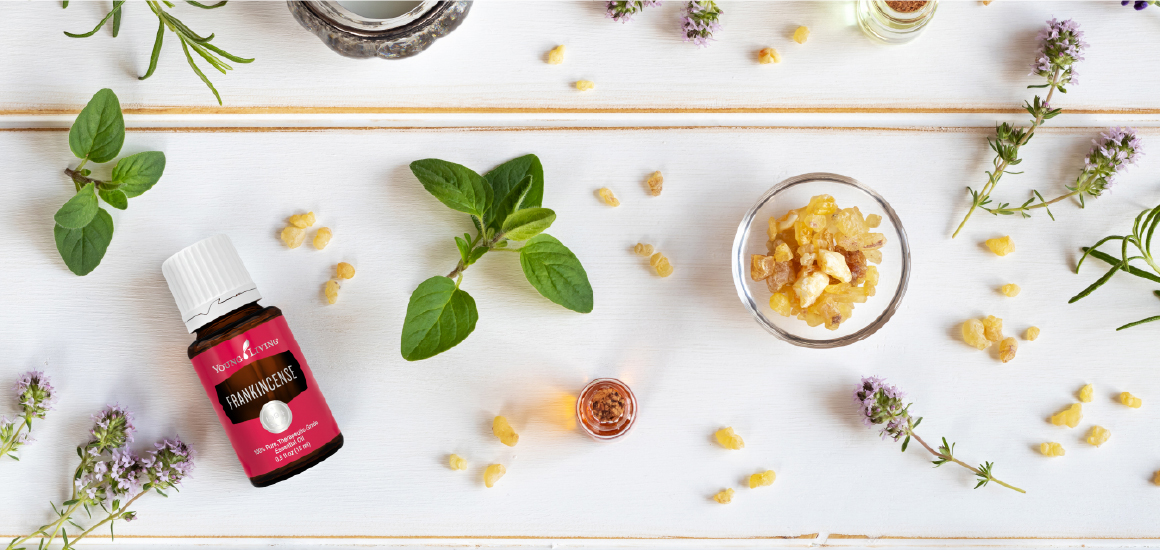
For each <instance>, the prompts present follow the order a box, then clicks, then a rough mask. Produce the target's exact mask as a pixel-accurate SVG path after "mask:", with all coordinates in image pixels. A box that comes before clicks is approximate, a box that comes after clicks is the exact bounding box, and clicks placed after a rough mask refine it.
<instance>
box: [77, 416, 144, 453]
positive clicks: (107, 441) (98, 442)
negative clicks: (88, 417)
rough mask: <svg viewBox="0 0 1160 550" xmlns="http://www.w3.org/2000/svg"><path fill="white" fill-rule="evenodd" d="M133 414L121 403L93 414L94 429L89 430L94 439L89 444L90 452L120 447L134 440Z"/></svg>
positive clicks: (135, 429)
mask: <svg viewBox="0 0 1160 550" xmlns="http://www.w3.org/2000/svg"><path fill="white" fill-rule="evenodd" d="M135 431H137V428H136V427H135V426H133V415H132V414H131V413H130V412H129V411H127V410H125V409H124V408H122V407H121V406H120V405H109V406H107V407H105V410H103V411H101V412H100V414H96V415H94V416H93V429H92V430H91V431H90V432H89V433H90V434H92V436H93V439H92V442H91V443H90V444H89V445H90V446H91V447H90V453H92V452H93V451H94V450H95V451H96V453H95V454H98V455H99V454H100V453H101V452H103V451H106V450H108V451H111V450H113V449H120V448H121V447H124V446H125V445H126V444H128V443H131V442H132V441H133V432H135Z"/></svg>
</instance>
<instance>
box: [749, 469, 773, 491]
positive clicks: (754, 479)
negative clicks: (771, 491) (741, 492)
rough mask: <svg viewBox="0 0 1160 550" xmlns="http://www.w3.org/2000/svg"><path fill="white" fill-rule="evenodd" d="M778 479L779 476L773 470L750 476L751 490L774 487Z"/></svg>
mask: <svg viewBox="0 0 1160 550" xmlns="http://www.w3.org/2000/svg"><path fill="white" fill-rule="evenodd" d="M775 479H777V474H775V473H773V470H766V471H764V472H761V473H757V474H753V475H751V476H749V488H750V489H756V488H758V487H769V486H770V485H773V480H775Z"/></svg>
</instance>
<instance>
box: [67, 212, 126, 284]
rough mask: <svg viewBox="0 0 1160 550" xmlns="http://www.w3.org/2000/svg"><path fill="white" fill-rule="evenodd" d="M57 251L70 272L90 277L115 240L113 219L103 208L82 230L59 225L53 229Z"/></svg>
mask: <svg viewBox="0 0 1160 550" xmlns="http://www.w3.org/2000/svg"><path fill="white" fill-rule="evenodd" d="M53 235H54V236H55V237H56V250H57V251H58V252H60V257H61V259H62V260H64V264H65V265H67V266H68V268H69V270H70V271H72V272H73V273H76V274H77V275H88V274H89V273H91V272H92V271H93V270H94V269H96V268H97V266H98V265H100V263H101V259H102V258H104V257H105V251H106V250H108V248H109V243H110V242H112V240H113V217H112V216H110V215H109V213H108V212H105V211H104V210H103V209H101V208H97V215H96V216H94V217H93V219H92V221H90V222H89V224H88V225H86V226H84V227H82V228H80V229H69V228H67V227H62V226H60V225H57V226H56V227H55V228H53Z"/></svg>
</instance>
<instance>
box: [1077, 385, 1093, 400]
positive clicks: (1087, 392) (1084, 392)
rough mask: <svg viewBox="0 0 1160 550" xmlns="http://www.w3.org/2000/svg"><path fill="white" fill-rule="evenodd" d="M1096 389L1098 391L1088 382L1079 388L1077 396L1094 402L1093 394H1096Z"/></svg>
mask: <svg viewBox="0 0 1160 550" xmlns="http://www.w3.org/2000/svg"><path fill="white" fill-rule="evenodd" d="M1095 391H1096V389H1095V388H1094V387H1093V386H1092V385H1091V384H1087V385H1085V386H1084V387H1082V388H1080V389H1079V393H1078V394H1077V397H1079V400H1080V401H1083V402H1084V403H1091V402H1092V394H1094V393H1095Z"/></svg>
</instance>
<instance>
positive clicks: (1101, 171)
mask: <svg viewBox="0 0 1160 550" xmlns="http://www.w3.org/2000/svg"><path fill="white" fill-rule="evenodd" d="M1140 145H1141V143H1140V137H1139V136H1138V135H1136V130H1135V129H1134V128H1120V127H1116V128H1108V129H1107V130H1106V131H1104V132H1102V133H1101V134H1100V137H1099V139H1093V140H1092V149H1091V152H1089V153H1088V156H1087V158H1085V159H1084V169H1083V173H1082V174H1080V176H1079V180H1078V182H1077V184H1076V185H1077V188H1076V189H1075V190H1076V191H1078V192H1081V193H1088V194H1089V195H1091V196H1093V197H1098V196H1100V194H1101V193H1103V192H1104V190H1106V189H1107V188H1108V187H1111V185H1112V183H1114V180H1115V176H1116V174H1118V173H1119V172H1120V171H1122V170H1123V169H1124V168H1126V167H1127V166H1128V165H1134V164H1136V161H1137V160H1138V159H1139V158H1140V155H1142V154H1143V152H1142V151H1141V150H1140Z"/></svg>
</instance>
